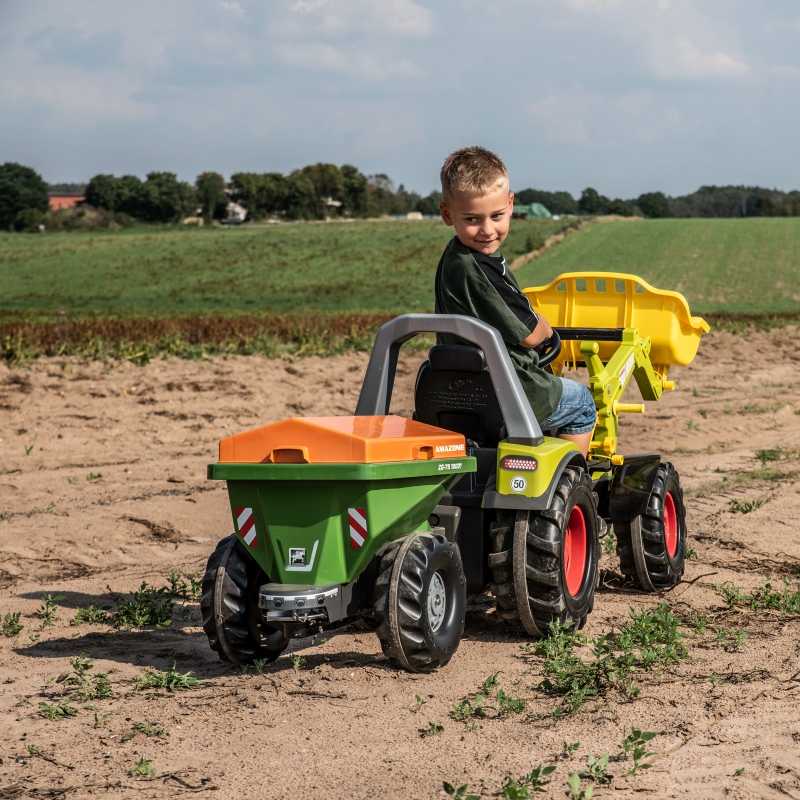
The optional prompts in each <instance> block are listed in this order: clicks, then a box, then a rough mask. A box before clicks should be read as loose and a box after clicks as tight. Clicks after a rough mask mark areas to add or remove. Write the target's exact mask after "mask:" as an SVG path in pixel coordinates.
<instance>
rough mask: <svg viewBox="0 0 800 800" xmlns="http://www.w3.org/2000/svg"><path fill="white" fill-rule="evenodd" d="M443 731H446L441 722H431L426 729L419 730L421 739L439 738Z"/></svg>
mask: <svg viewBox="0 0 800 800" xmlns="http://www.w3.org/2000/svg"><path fill="white" fill-rule="evenodd" d="M442 731H444V725H442V723H441V722H429V723H428V724H427V725H426V726H425V727H424V728H417V733H418V734H419V736H420V739H427V738H429V737H431V736H438V734H440V733H442Z"/></svg>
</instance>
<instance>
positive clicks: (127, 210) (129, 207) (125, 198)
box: [114, 175, 144, 218]
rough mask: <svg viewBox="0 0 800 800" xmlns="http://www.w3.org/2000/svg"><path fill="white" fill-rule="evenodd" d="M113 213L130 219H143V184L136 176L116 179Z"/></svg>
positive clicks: (124, 176)
mask: <svg viewBox="0 0 800 800" xmlns="http://www.w3.org/2000/svg"><path fill="white" fill-rule="evenodd" d="M115 195H116V207H115V209H114V211H115V212H122V213H123V214H128V215H129V216H131V217H136V218H143V217H144V210H143V209H144V184H143V183H142V181H141V179H140V178H138V177H137V176H136V175H123V176H122V177H121V178H117V179H116V184H115Z"/></svg>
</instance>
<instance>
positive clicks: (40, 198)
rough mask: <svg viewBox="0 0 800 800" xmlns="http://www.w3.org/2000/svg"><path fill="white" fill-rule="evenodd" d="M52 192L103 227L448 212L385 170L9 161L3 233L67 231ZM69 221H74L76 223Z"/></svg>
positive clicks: (656, 198) (527, 194)
mask: <svg viewBox="0 0 800 800" xmlns="http://www.w3.org/2000/svg"><path fill="white" fill-rule="evenodd" d="M48 190H49V191H62V192H63V191H68V192H70V193H75V192H78V191H81V190H82V191H83V194H84V196H85V198H86V203H87V204H88V206H89V207H91V208H93V209H97V210H98V213H99V215H100V217H99V218H100V224H109V223H112V222H116V223H118V224H126V223H132V222H135V221H142V222H154V223H158V222H161V223H169V222H177V221H179V220H181V219H184V218H185V217H187V216H190V215H193V214H200V215H202V216H203V217H204V218H205V219H206V220H214V219H222V218H224V217H225V215H226V209H227V206H228V203H229V202H235V203H238V204H240V205H241V206H243V207H244V208H245V209H247V213H248V218H251V219H264V218H273V217H274V218H280V219H289V220H294V219H324V218H326V217H332V216H345V217H377V216H383V215H386V214H389V215H398V214H400V215H402V214H406V213H408V212H409V211H419V212H421V213H422V214H425V215H436V214H438V212H439V202H440V200H441V194H440V193H439V192H431V193H430V194H428V195H426V196H422V195H420V194H417V193H416V192H413V191H408V190H406V189H405V187H404V186H403V184H400V185H399V186H397V187H395V185H394V183H393V181H392V180H391V178H389V176H388V175H385V174H376V175H364V174H363V173H362V172H361V171H360V170H359V169H358V168H357V167H354V166H352V165H351V164H344V165H342V166H337V165H336V164H323V163H318V164H311V165H308V166H305V167H303V168H302V169H298V170H294V171H293V172H290V173H289V174H288V175H284V174H282V173H280V172H236V173H234V174H233V175H231V177H230V179H229V180H228V181H226V180H225V178H224V177H223V176H222V175H221V174H220V173H218V172H211V171H209V172H202V173H200V174H199V175H198V176H197V178H196V180H195V182H194V183H193V184H191V183H188V182H186V181H181V180H179V179H178V177H177V176H176V174H175V173H173V172H150V173H148V174H147V176H146V177H145V179H144V180H142V179H141V178H139V177H137V176H136V175H122V176H120V177H118V176H115V175H109V174H100V175H95V176H93V177H92V178H91V179H90V180H89V182H88V183H86V184H76V183H69V184H55V185H53V186H50V187H48V185H47V184H46V183H45V181H44V180H43V179H42V177H41V176H40V175H39V174H38V173H37V172H36V171H35V170H33V169H32V168H30V167H27V166H24V165H22V164H15V163H11V162H8V163H5V164H2V165H0V230H8V229H11V228H16V229H17V230H35V229H37V228H38V227H39V226H40V225H41V224H47V227H59V225H63V224H64V220H65V219H69V214H70V213H77V214H80V213H84V214H85V213H86V212H50V213H48ZM516 202H517V203H520V204H529V203H541V204H542V205H544V206H545V207H546V208H547V209H548V210H549V211H550V212H551V213H553V214H560V215H572V214H585V215H598V214H618V215H620V216H643V217H650V218H666V217H775V216H781V217H786V216H800V191H797V190H794V191H789V192H784V191H780V190H778V189H765V188H762V187H758V186H701V187H700V188H699V189H698V190H697V191H695V192H692V193H691V194H687V195H682V196H678V197H670V196H669V195H666V194H664V193H663V192H645V193H644V194H640V195H639V196H638V197H636V198H632V199H622V198H609V197H606V196H605V195H603V194H600V192H598V191H597V190H596V189H594V188H593V187H587V188H586V189H584V190H583V191H582V192H581V194H580V196H579V197H578V198H575V197H574V196H573V195H572V194H571V193H570V192H568V191H546V190H543V189H535V188H527V189H522V190H521V191H519V192H517V193H516ZM67 227H69V226H67Z"/></svg>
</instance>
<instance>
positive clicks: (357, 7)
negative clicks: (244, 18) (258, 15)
mask: <svg viewBox="0 0 800 800" xmlns="http://www.w3.org/2000/svg"><path fill="white" fill-rule="evenodd" d="M276 17H277V25H278V27H279V28H280V29H281V30H282V31H285V32H291V33H294V34H295V35H298V36H302V37H307V36H309V35H311V36H319V35H322V36H343V35H347V34H354V33H355V34H378V35H389V36H398V37H411V38H420V37H427V36H429V35H430V34H431V32H432V30H433V14H432V13H431V11H430V10H429V9H428V8H426V7H425V6H424V5H422V4H421V3H419V2H416V0H380V2H375V0H295V2H292V3H291V4H290V5H289V7H288V14H286V15H284V14H280V13H278V14H276ZM282 17H283V18H282Z"/></svg>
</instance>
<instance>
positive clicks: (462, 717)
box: [449, 672, 525, 722]
mask: <svg viewBox="0 0 800 800" xmlns="http://www.w3.org/2000/svg"><path fill="white" fill-rule="evenodd" d="M499 674H500V673H499V672H495V673H494V674H493V675H490V676H489V677H488V678H486V679H485V680H484V681H483V683H482V684H481V687H480V689H478V691H477V692H472V693H471V694H468V695H467V696H466V697H462V698H461V700H459V701H458V702H457V703H456V704H455V705H454V706H453V708H452V709H450V714H449V716H450V718H451V719H454V720H456V722H466V721H467V720H470V719H484V718H489V717H506V716H508V715H509V714H520V713H522V711H524V710H525V701H524V700H521V699H520V698H518V697H512V696H511V695H508V694H506V693H505V692H504V691H503V690H502V689H501V688H499V686H498V681H497V676H498V675H499ZM493 700H494V701H495V703H496V704H495V703H493V702H491V701H493Z"/></svg>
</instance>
